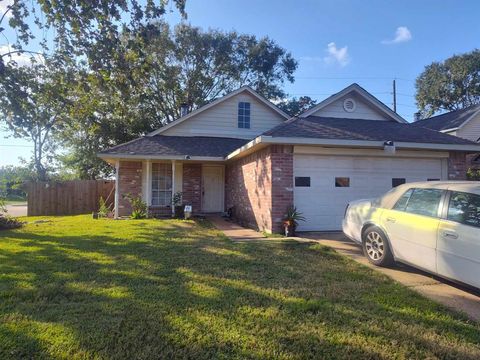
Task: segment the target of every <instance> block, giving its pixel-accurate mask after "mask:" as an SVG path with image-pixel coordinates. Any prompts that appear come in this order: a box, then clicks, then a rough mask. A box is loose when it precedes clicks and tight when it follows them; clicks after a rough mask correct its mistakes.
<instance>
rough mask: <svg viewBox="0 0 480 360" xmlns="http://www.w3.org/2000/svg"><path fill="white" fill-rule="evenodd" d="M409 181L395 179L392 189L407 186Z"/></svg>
mask: <svg viewBox="0 0 480 360" xmlns="http://www.w3.org/2000/svg"><path fill="white" fill-rule="evenodd" d="M406 182H407V181H406V180H405V179H404V178H393V179H392V188H394V187H397V186H399V185H403V184H405V183H406Z"/></svg>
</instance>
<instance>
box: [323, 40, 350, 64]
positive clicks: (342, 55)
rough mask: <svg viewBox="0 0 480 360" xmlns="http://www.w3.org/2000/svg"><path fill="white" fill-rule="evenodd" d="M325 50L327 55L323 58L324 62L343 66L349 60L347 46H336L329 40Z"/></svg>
mask: <svg viewBox="0 0 480 360" xmlns="http://www.w3.org/2000/svg"><path fill="white" fill-rule="evenodd" d="M326 52H327V53H328V55H327V56H325V57H324V58H323V61H324V62H325V63H326V64H339V65H340V66H342V67H343V66H345V65H347V64H348V63H349V62H350V57H349V55H348V47H347V46H344V47H342V48H337V45H335V43H334V42H331V43H329V44H328V45H327V49H326Z"/></svg>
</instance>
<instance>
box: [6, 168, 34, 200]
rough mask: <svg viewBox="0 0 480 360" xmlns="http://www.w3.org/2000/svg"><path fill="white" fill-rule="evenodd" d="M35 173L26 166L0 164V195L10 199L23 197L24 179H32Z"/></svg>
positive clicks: (24, 195)
mask: <svg viewBox="0 0 480 360" xmlns="http://www.w3.org/2000/svg"><path fill="white" fill-rule="evenodd" d="M34 177H35V174H34V173H33V172H32V171H31V169H29V168H28V167H27V166H12V165H9V166H1V167H0V197H2V196H3V197H5V198H7V199H10V200H15V199H25V197H26V194H25V190H24V188H23V185H24V183H25V182H26V181H29V180H33V179H34Z"/></svg>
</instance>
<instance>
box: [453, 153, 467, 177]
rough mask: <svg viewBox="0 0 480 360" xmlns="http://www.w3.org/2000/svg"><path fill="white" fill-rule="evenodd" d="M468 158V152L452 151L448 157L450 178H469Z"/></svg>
mask: <svg viewBox="0 0 480 360" xmlns="http://www.w3.org/2000/svg"><path fill="white" fill-rule="evenodd" d="M467 170H468V166H467V159H466V153H464V152H457V151H450V155H449V158H448V179H449V180H466V179H467Z"/></svg>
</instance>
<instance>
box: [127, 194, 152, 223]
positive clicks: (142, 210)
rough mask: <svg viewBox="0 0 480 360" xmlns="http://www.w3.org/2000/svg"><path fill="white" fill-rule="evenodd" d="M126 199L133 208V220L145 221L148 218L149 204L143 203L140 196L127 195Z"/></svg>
mask: <svg viewBox="0 0 480 360" xmlns="http://www.w3.org/2000/svg"><path fill="white" fill-rule="evenodd" d="M125 198H126V199H127V200H128V201H129V202H130V206H131V207H132V213H131V214H130V217H131V218H132V219H145V218H146V217H147V216H148V208H147V203H146V202H145V201H143V200H142V198H141V197H140V196H132V195H131V194H127V195H125Z"/></svg>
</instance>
